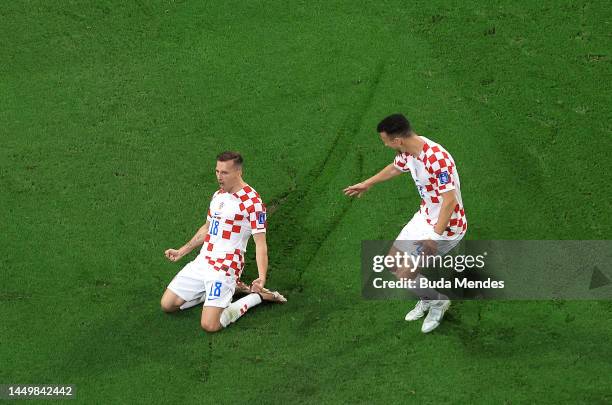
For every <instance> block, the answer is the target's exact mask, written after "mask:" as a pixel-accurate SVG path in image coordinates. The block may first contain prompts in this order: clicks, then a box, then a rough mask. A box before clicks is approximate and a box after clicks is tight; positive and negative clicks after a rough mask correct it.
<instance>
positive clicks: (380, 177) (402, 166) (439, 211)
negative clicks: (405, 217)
mask: <svg viewBox="0 0 612 405" xmlns="http://www.w3.org/2000/svg"><path fill="white" fill-rule="evenodd" d="M377 130H378V132H379V135H380V139H381V140H382V142H383V143H384V144H385V146H388V147H390V148H392V149H394V150H395V151H396V152H397V154H396V156H395V160H394V161H393V163H391V164H389V165H387V166H386V167H385V168H384V169H382V170H381V171H380V172H379V173H378V174H376V175H374V176H372V177H370V178H369V179H367V180H365V181H363V182H361V183H358V184H355V185H352V186H349V187H347V188H345V189H344V193H345V194H346V195H348V196H357V197H359V196H360V195H361V194H362V193H365V192H366V191H368V190H369V189H370V187H372V186H373V185H374V184H376V183H380V182H382V181H386V180H389V179H391V178H393V177H395V176H398V175H400V174H402V173H406V172H408V173H410V174H411V176H412V179H413V180H414V183H415V185H416V187H417V190H418V192H419V194H420V196H421V199H422V200H421V207H420V209H419V210H418V211H417V212H416V214H414V216H413V217H412V219H411V220H410V221H409V222H408V224H406V226H405V227H404V228H403V229H402V231H401V232H400V234H399V235H398V237H397V240H396V241H395V243H394V244H393V247H392V248H391V251H390V252H389V255H390V256H395V255H396V254H397V253H398V252H406V253H408V254H410V255H412V256H419V255H421V254H423V253H424V254H426V255H435V254H438V255H444V254H446V253H448V252H449V251H450V250H451V249H453V248H454V247H455V246H457V244H458V243H459V242H460V241H461V239H462V238H463V236H464V235H465V232H466V230H467V220H466V217H465V210H464V209H463V202H462V200H461V191H460V184H459V173H458V172H457V167H456V166H455V161H454V160H453V158H452V156H451V155H450V153H448V152H447V151H446V149H444V148H443V147H442V146H441V145H439V144H437V143H435V142H433V141H431V140H429V139H427V138H425V137H424V136H419V135H418V134H416V133H415V132H413V131H412V129H411V128H410V123H409V122H408V120H407V119H406V117H404V116H403V115H401V114H394V115H390V116H389V117H387V118H385V119H383V120H382V121H381V122H380V123H379V124H378V128H377ZM394 273H395V276H396V277H397V278H400V279H403V278H413V279H416V287H415V288H412V289H411V291H412V292H413V293H414V294H415V295H417V296H418V297H419V302H418V303H417V305H416V307H415V308H414V309H413V310H412V311H410V312H408V314H407V315H406V318H405V319H406V320H407V321H414V320H417V319H419V318H421V317H422V316H423V315H425V313H427V312H429V313H428V314H427V317H426V318H425V320H424V322H423V326H422V327H421V330H422V331H423V332H424V333H427V332H431V331H432V330H434V329H435V328H437V327H438V325H439V324H440V321H441V320H442V317H443V316H444V313H445V312H446V310H447V309H448V307H449V306H450V300H449V299H448V297H446V296H445V295H443V294H441V293H439V292H438V291H436V290H434V289H432V288H427V287H421V286H422V285H428V282H427V279H426V278H425V276H423V275H421V274H419V273H418V269H412V268H408V267H404V268H396V269H395V271H394Z"/></svg>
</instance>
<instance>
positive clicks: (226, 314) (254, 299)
mask: <svg viewBox="0 0 612 405" xmlns="http://www.w3.org/2000/svg"><path fill="white" fill-rule="evenodd" d="M258 304H261V296H260V295H259V294H249V295H245V296H244V297H242V298H240V299H239V300H238V301H235V302H232V303H231V304H230V306H229V307H227V308H225V310H224V311H223V312H221V319H220V322H221V325H222V326H223V327H224V328H226V327H227V326H228V325H229V324H230V323H233V322H236V321H237V320H238V318H240V317H241V316H242V315H244V314H246V312H247V311H248V310H249V308H252V307H254V306H255V305H258Z"/></svg>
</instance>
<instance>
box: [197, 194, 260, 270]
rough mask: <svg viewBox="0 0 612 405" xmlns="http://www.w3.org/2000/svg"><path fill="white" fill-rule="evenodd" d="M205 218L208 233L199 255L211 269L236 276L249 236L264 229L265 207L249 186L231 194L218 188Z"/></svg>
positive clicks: (242, 264)
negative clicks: (207, 224) (207, 223)
mask: <svg viewBox="0 0 612 405" xmlns="http://www.w3.org/2000/svg"><path fill="white" fill-rule="evenodd" d="M206 220H207V221H208V222H209V227H208V234H206V237H205V238H204V245H203V246H202V250H201V251H200V255H201V256H204V259H206V260H207V261H208V263H209V264H210V265H211V266H213V267H214V268H215V270H218V271H225V273H226V274H227V275H233V276H235V277H236V278H239V277H240V273H241V272H242V268H243V267H244V252H245V251H246V247H247V243H248V241H249V237H250V236H251V235H252V234H256V233H260V232H265V231H266V227H267V222H266V206H265V205H264V203H263V202H262V201H261V198H260V197H259V194H257V192H256V191H255V190H254V189H253V188H251V186H249V185H246V186H244V187H243V188H241V189H240V190H239V191H237V192H235V193H227V192H225V191H223V190H218V191H217V192H216V193H215V194H214V195H213V197H212V200H211V201H210V207H209V209H208V215H207V216H206Z"/></svg>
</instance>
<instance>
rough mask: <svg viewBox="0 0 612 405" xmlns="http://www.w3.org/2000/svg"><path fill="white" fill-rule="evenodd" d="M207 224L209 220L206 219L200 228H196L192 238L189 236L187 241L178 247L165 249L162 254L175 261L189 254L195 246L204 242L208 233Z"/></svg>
mask: <svg viewBox="0 0 612 405" xmlns="http://www.w3.org/2000/svg"><path fill="white" fill-rule="evenodd" d="M208 226H209V222H208V221H206V223H205V224H204V225H202V227H201V228H200V229H198V231H197V232H196V234H195V235H193V238H191V240H190V241H189V242H187V243H185V244H184V245H183V246H182V247H181V248H180V249H168V250H166V251H165V252H164V254H165V255H166V257H167V258H168V260H170V261H172V262H176V261H178V260H180V259H181V258H182V257H183V256H185V255H186V254H189V253H190V252H191V251H192V250H193V249H195V248H196V247H198V246H202V245H203V244H204V237H205V236H206V234H207V233H208Z"/></svg>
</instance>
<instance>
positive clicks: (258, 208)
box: [247, 200, 268, 234]
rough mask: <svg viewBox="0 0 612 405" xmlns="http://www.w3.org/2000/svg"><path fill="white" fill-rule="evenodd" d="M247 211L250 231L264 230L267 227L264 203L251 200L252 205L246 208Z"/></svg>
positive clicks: (258, 231) (254, 232)
mask: <svg viewBox="0 0 612 405" xmlns="http://www.w3.org/2000/svg"><path fill="white" fill-rule="evenodd" d="M247 212H248V214H249V222H250V223H251V233H253V234H256V233H261V232H265V231H266V228H267V227H268V221H267V218H266V206H265V204H264V203H262V202H261V201H259V200H256V201H254V202H253V205H251V206H250V207H249V208H247Z"/></svg>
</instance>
